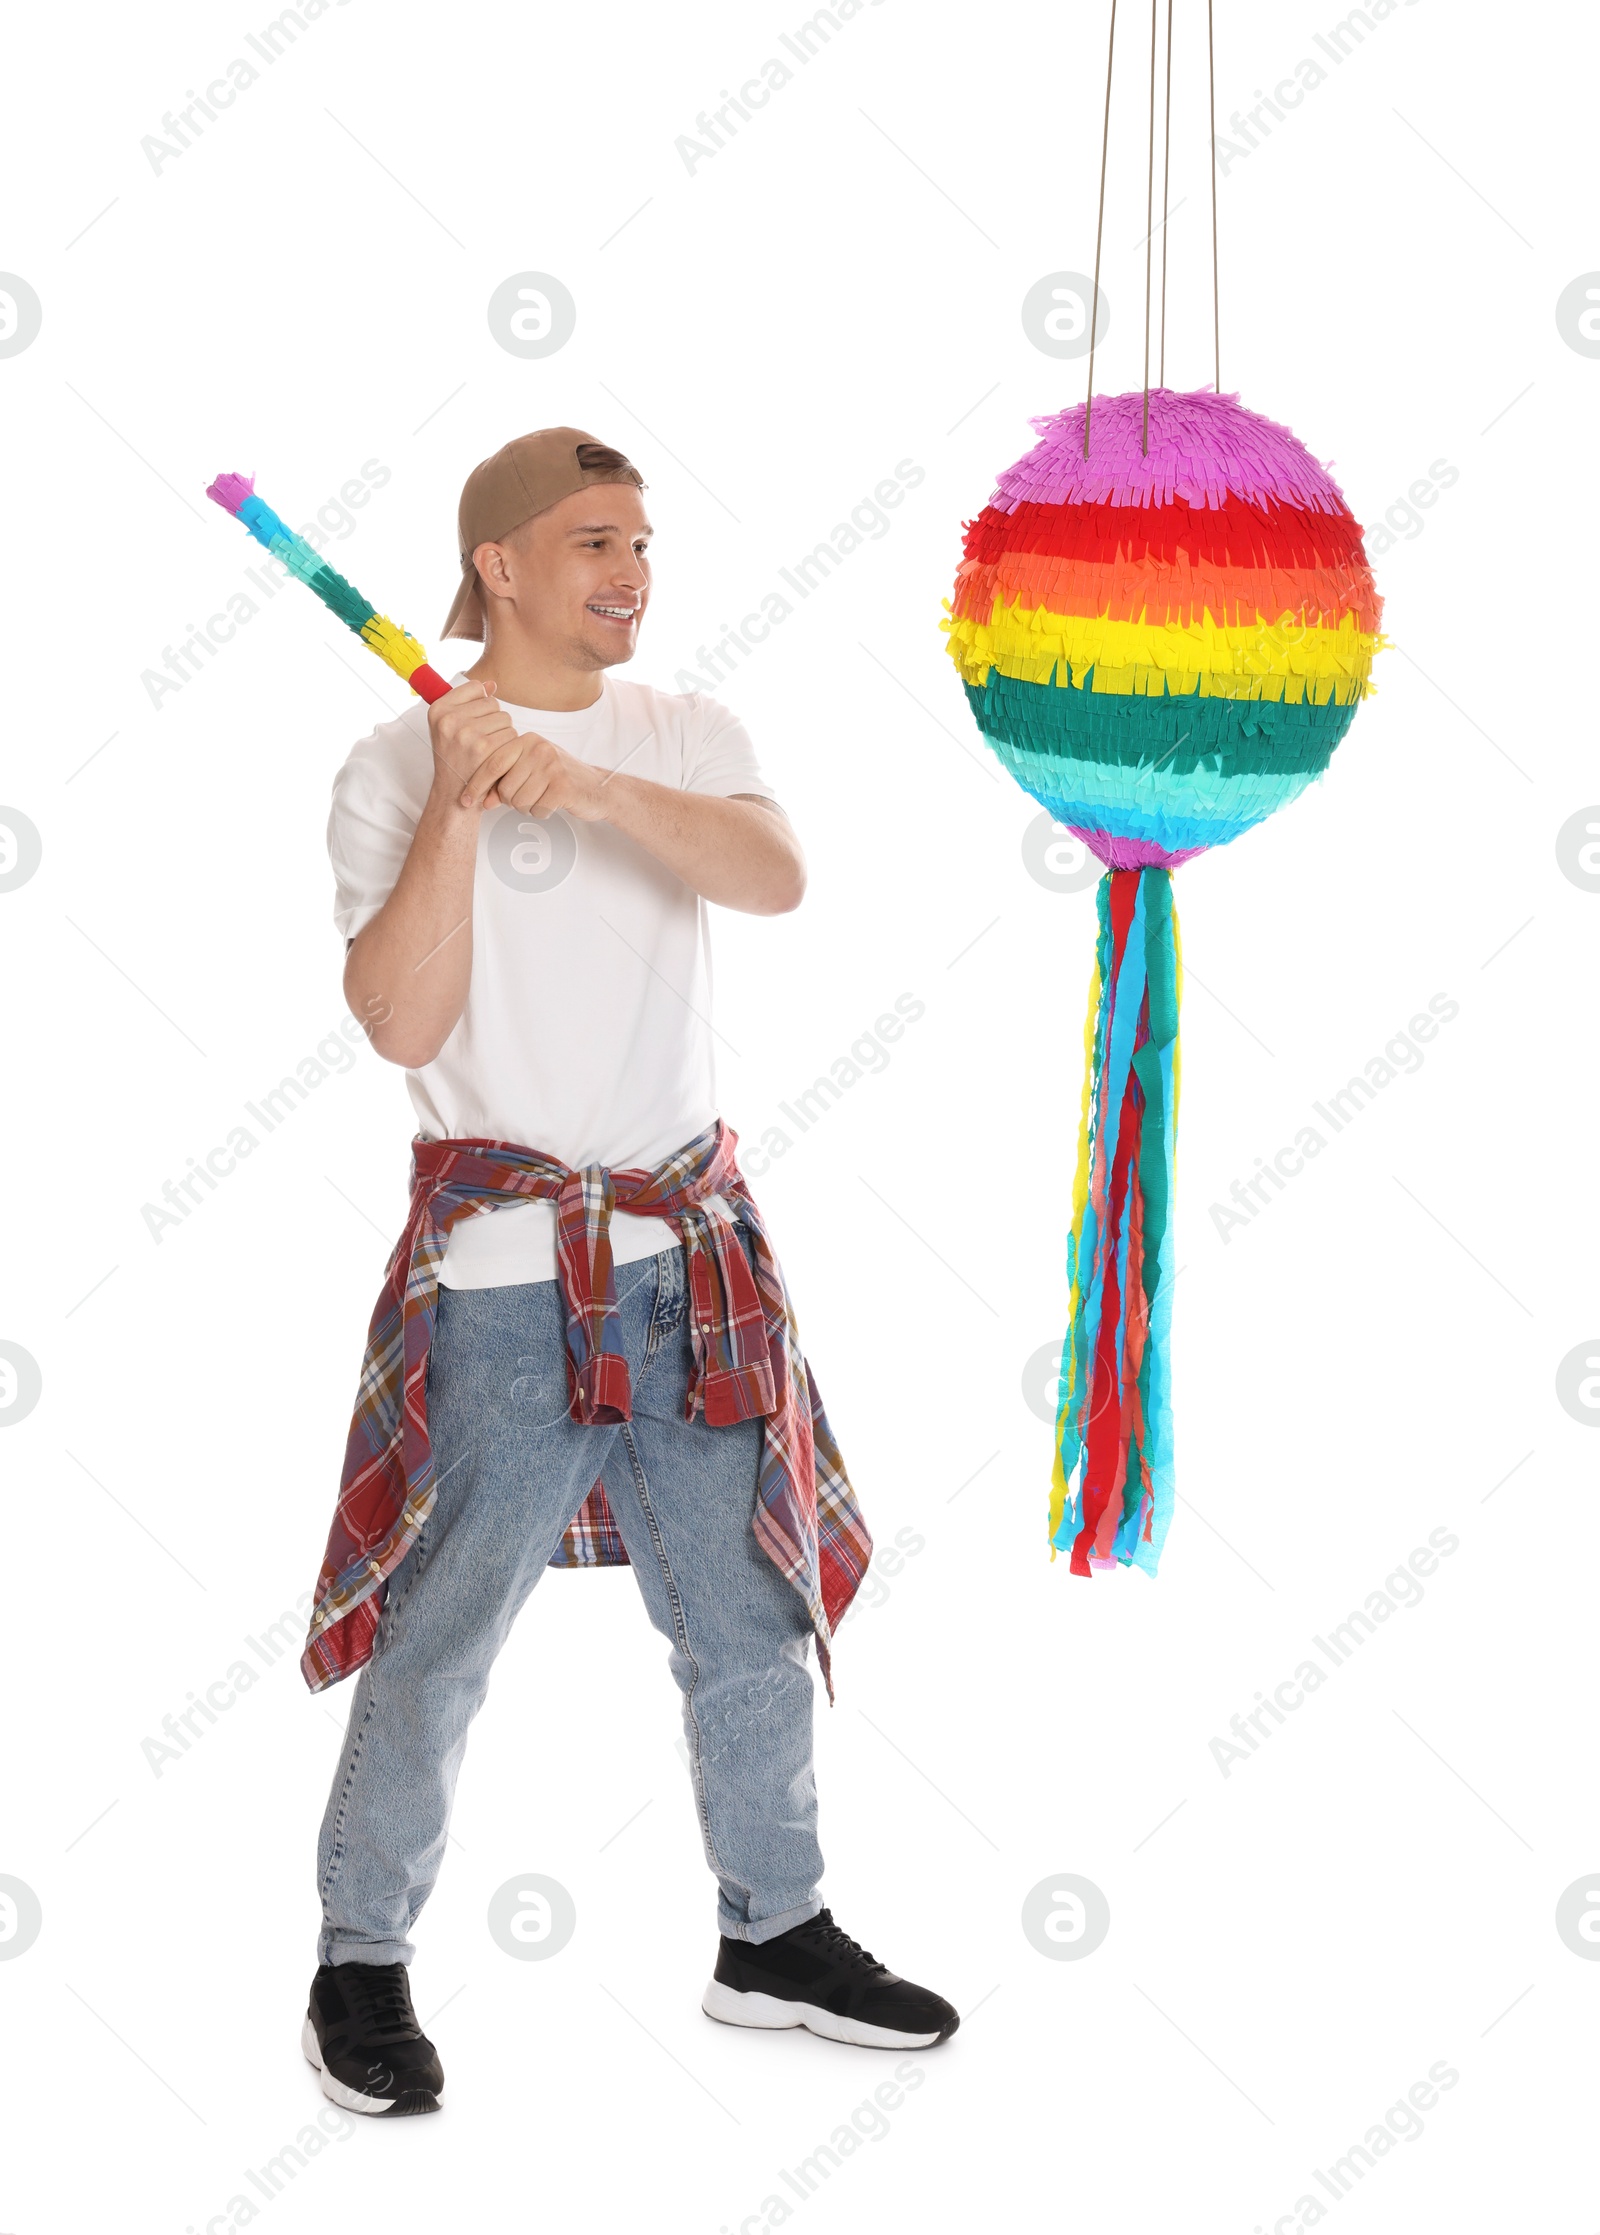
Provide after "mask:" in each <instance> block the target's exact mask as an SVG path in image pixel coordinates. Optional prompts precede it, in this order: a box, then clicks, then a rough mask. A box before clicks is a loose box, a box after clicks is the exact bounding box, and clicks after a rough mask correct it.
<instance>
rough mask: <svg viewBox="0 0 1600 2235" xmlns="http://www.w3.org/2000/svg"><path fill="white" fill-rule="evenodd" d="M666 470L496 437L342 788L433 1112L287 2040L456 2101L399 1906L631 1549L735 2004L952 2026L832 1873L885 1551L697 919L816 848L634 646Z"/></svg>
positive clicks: (358, 2093)
mask: <svg viewBox="0 0 1600 2235" xmlns="http://www.w3.org/2000/svg"><path fill="white" fill-rule="evenodd" d="M643 487H644V483H643V481H642V479H641V478H640V475H639V473H638V471H637V470H636V469H635V468H634V467H633V466H632V465H630V464H629V462H628V460H627V459H626V458H625V457H623V455H622V454H621V453H620V452H619V451H616V450H613V449H611V448H609V447H607V446H606V445H604V444H602V443H599V442H596V441H595V440H594V439H593V438H592V437H591V436H589V435H586V434H584V433H582V432H581V431H580V430H579V429H577V428H573V427H550V428H545V429H544V430H542V431H541V432H539V433H537V434H532V435H525V436H522V437H521V438H520V439H518V440H517V441H514V442H511V443H508V444H507V445H506V446H505V448H504V449H503V450H500V451H498V452H497V453H496V454H495V456H494V457H492V458H488V459H486V460H485V461H484V462H483V463H482V464H481V465H479V466H478V467H476V468H475V469H474V471H473V472H472V473H471V474H470V475H469V476H468V479H467V482H466V486H465V488H464V489H463V491H462V496H461V506H460V516H459V524H460V546H461V583H460V588H459V591H458V593H457V595H456V599H455V602H454V604H453V605H452V607H451V609H450V614H449V618H448V620H447V621H446V623H445V630H444V633H445V635H446V636H455V637H466V638H470V639H479V638H481V639H482V640H483V644H484V650H483V654H482V657H481V658H479V659H478V660H477V661H476V662H475V664H474V665H473V666H472V667H471V668H470V669H468V670H467V671H466V674H465V675H464V676H458V677H457V678H456V679H455V682H454V686H453V688H452V689H451V690H450V692H449V694H448V696H446V697H444V698H441V699H439V700H437V701H436V702H435V703H434V704H433V705H431V706H430V707H428V709H427V711H426V713H425V714H424V711H423V709H422V707H421V706H420V704H419V705H417V706H414V707H413V708H411V709H410V710H409V711H408V712H407V713H405V714H403V715H402V716H401V717H400V718H399V719H398V720H396V721H391V722H385V723H382V724H381V725H380V726H379V727H378V728H377V729H376V730H374V731H373V732H372V733H371V735H370V736H368V737H366V738H363V739H362V741H361V742H360V743H359V744H358V745H357V746H356V747H355V748H354V750H353V751H352V752H351V754H350V757H349V759H348V760H347V761H346V762H345V764H344V766H343V768H342V769H341V770H340V772H339V775H338V777H337V779H336V781H335V784H334V794H333V810H332V815H331V818H330V822H329V828H328V839H329V850H330V853H331V855H332V860H333V866H334V871H335V876H336V880H337V886H338V902H337V908H336V921H337V923H338V925H339V928H340V930H341V931H342V932H343V933H344V935H345V938H346V941H347V954H346V962H345V980H344V982H345V993H346V997H347V999H348V1001H349V1003H350V1007H351V1009H352V1010H353V1011H354V1013H355V1014H356V1015H357V1016H358V1017H360V1018H362V1019H363V1020H364V1021H365V1022H366V1027H367V1030H368V1033H369V1036H370V1038H371V1040H372V1044H373V1046H374V1047H375V1048H376V1050H377V1051H378V1053H379V1054H380V1055H381V1056H383V1057H385V1058H387V1059H388V1060H389V1061H390V1062H392V1063H398V1064H401V1065H403V1066H404V1067H405V1071H406V1079H407V1085H408V1087H409V1089H410V1093H411V1099H412V1103H413V1106H414V1108H415V1110H416V1114H417V1118H418V1121H419V1127H420V1130H419V1133H418V1136H417V1139H416V1141H415V1143H414V1145H413V1179H414V1186H413V1194H412V1203H411V1213H410V1216H409V1218H408V1221H407V1226H406V1230H405V1233H404V1234H403V1235H402V1237H401V1240H400V1243H399V1245H398V1246H397V1248H396V1250H395V1253H394V1256H393V1258H392V1259H391V1261H390V1265H389V1269H388V1273H387V1275H386V1279H385V1286H384V1292H383V1295H382V1296H381V1297H380V1299H379V1302H378V1307H377V1310H376V1312H375V1313H374V1316H373V1322H372V1329H371V1333H370V1335H369V1341H368V1350H367V1359H366V1365H365V1368H364V1371H363V1374H362V1380H361V1388H360V1394H359V1397H358V1401H357V1406H356V1413H355V1418H354V1420H353V1422H352V1425H351V1431H350V1441H349V1446H348V1450H347V1455H346V1461H345V1473H344V1481H343V1486H342V1490H341V1495H340V1501H339V1509H338V1512H337V1515H336V1517H335V1520H334V1524H333V1528H332V1531H331V1534H330V1537H329V1542H328V1548H327V1553H326V1556H325V1559H324V1563H323V1569H322V1574H321V1577H320V1579H319V1583H318V1589H317V1603H316V1606H315V1608H314V1610H313V1613H312V1617H311V1630H310V1636H309V1640H308V1643H307V1647H306V1651H305V1655H304V1658H303V1660H302V1664H301V1665H302V1669H303V1671H304V1673H305V1677H306V1681H307V1683H308V1684H309V1685H310V1686H311V1688H312V1689H313V1690H314V1691H315V1690H321V1689H323V1688H325V1687H326V1686H328V1685H331V1684H334V1683H337V1682H339V1681H340V1680H341V1679H342V1678H343V1677H345V1676H348V1675H351V1674H353V1673H355V1672H356V1671H357V1670H358V1669H359V1671H360V1675H359V1679H358V1681H357V1683H356V1686H355V1690H354V1695H353V1697H352V1700H351V1705H350V1718H349V1726H348V1731H347V1735H346V1740H345V1746H344V1751H343V1754H342V1756H341V1759H340V1761H339V1765H338V1768H337V1769H336V1771H335V1773H334V1778H333V1786H332V1790H331V1792H330V1794H329V1797H328V1805H327V1810H326V1814H325V1816H324V1819H323V1823H322V1831H321V1838H320V1842H319V1852H318V1885H319V1894H320V1898H321V1903H322V1911H323V1926H322V1932H321V1937H320V1941H319V1946H318V1956H319V1959H320V1960H319V1966H318V1969H317V1973H316V1976H315V1978H314V1980H313V1981H312V1986H311V1996H310V2007H309V2010H308V2013H307V2017H306V2021H305V2027H304V2031H303V2035H302V2045H303V2047H304V2049H305V2053H306V2055H307V2056H308V2057H309V2058H310V2060H311V2062H312V2063H313V2064H314V2065H316V2066H317V2068H318V2069H319V2071H320V2073H321V2078H322V2087H323V2090H324V2092H325V2093H326V2094H327V2095H328V2096H330V2097H331V2098H332V2100H333V2101H334V2102H336V2103H339V2104H341V2105H342V2106H344V2107H345V2108H346V2109H349V2110H354V2111H363V2112H379V2113H386V2112H399V2113H407V2112H420V2111H433V2110H437V2109H438V2107H439V2095H440V2091H441V2089H442V2087H443V2084H444V2075H443V2071H442V2069H441V2066H440V2062H439V2057H438V2054H437V2052H436V2050H435V2049H434V2047H433V2044H432V2043H431V2042H430V2041H429V2040H428V2039H427V2038H426V2036H425V2035H424V2034H423V2032H422V2029H421V2027H420V2026H419V2024H418V2022H417V2019H416V2015H415V2012H414V2010H413V2008H412V2002H411V1994H410V1984H409V1979H408V1975H407V1968H406V1967H407V1965H408V1964H409V1963H410V1961H411V1958H412V1956H413V1954H414V1952H415V1951H414V1949H413V1945H412V1942H411V1940H410V1937H409V1934H410V1929H411V1927H412V1926H413V1925H414V1924H415V1922H416V1919H417V1916H418V1914H419V1912H420V1911H421V1909H422V1906H423V1904H424V1902H425V1901H426V1900H427V1898H428V1895H429V1893H430V1892H431V1891H432V1888H433V1884H434V1881H435V1878H436V1876H437V1874H438V1869H439V1865H440V1862H441V1860H442V1858H443V1854H444V1847H445V1838H446V1833H447V1830H448V1827H449V1822H450V1811H451V1805H452V1801H453V1797H454V1792H455V1784H456V1777H457V1773H458V1772H459V1770H460V1767H461V1760H462V1756H463V1754H464V1752H465V1749H466V1743H467V1733H468V1728H469V1725H470V1724H471V1721H472V1718H473V1716H474V1715H475V1714H476V1713H477V1711H478V1709H479V1708H480V1707H481V1705H482V1704H483V1700H484V1696H485V1694H486V1691H487V1689H488V1683H489V1672H490V1668H491V1666H492V1664H493V1662H494V1658H495V1655H496V1654H497V1653H498V1651H499V1650H500V1648H501V1646H502V1645H503V1644H504V1643H505V1640H506V1638H507V1636H508V1635H509V1633H510V1630H511V1626H512V1623H513V1622H514V1620H515V1619H516V1616H517V1613H518V1611H519V1610H520V1608H521V1606H522V1604H523V1602H524V1600H525V1599H526V1598H527V1597H528V1594H529V1593H530V1592H531V1591H532V1589H533V1588H534V1585H535V1584H536V1583H537V1582H538V1581H539V1579H540V1577H541V1575H542V1574H543V1572H544V1570H545V1569H546V1568H547V1567H549V1566H581V1565H595V1564H604V1563H610V1562H623V1561H626V1562H628V1563H631V1565H632V1567H633V1572H634V1576H635V1579H636V1581H637V1582H638V1585H639V1589H640V1592H641V1594H642V1596H643V1598H644V1602H645V1607H646V1611H647V1612H648V1614H649V1617H650V1619H651V1621H652V1622H653V1623H654V1624H655V1626H656V1628H657V1629H658V1630H660V1631H661V1632H662V1634H663V1635H664V1636H665V1637H666V1638H667V1639H668V1641H669V1644H670V1652H669V1656H668V1659H669V1663H670V1666H671V1669H672V1673H673V1676H674V1677H675V1678H676V1680H677V1683H678V1685H679V1688H680V1690H681V1691H682V1694H683V1715H684V1728H685V1735H686V1739H687V1743H688V1751H689V1760H690V1772H691V1776H692V1779H693V1784H694V1793H695V1802H696V1808H697V1811H698V1815H699V1819H700V1829H701V1834H702V1837H703V1840H704V1844H705V1853H706V1859H707V1862H708V1863H709V1864H710V1867H711V1869H712V1870H713V1871H714V1873H715V1874H716V1878H717V1884H718V1903H717V1913H718V1924H719V1927H720V1933H721V1940H720V1946H719V1949H718V1953H717V1957H716V1963H715V1969H714V1974H713V1977H712V1980H711V1982H710V1984H709V1986H708V1987H707V1989H706V1993H705V1998H704V2003H703V2007H704V2009H705V2010H706V2012H707V2013H708V2015H710V2016H711V2017H713V2018H718V2019H722V2020H724V2021H725V2022H727V2023H729V2024H733V2025H745V2026H756V2027H765V2028H773V2027H791V2026H805V2027H808V2028H809V2029H810V2030H811V2031H812V2032H814V2033H820V2034H824V2035H826V2036H827V2037H829V2038H830V2039H832V2040H836V2041H847V2042H852V2043H859V2044H862V2045H866V2046H877V2047H885V2048H895V2049H907V2048H927V2047H930V2046H932V2045H933V2044H935V2043H936V2042H941V2041H944V2040H947V2039H948V2038H949V2036H950V2035H951V2034H952V2033H953V2032H954V2031H955V2029H956V2025H957V2023H958V2020H957V2015H956V2012H955V2010H954V2009H953V2008H952V2007H951V2005H950V2004H949V2003H948V2002H946V2001H944V2000H943V1999H942V1997H940V1996H938V1995H936V1994H932V1993H930V1992H929V1991H928V1990H927V1989H925V1988H922V1987H917V1986H914V1985H912V1984H911V1983H910V1982H909V1981H907V1980H904V1979H901V1978H898V1977H897V1976H896V1975H895V1974H894V1973H893V1972H891V1971H889V1970H887V1969H886V1968H885V1967H884V1966H883V1965H882V1964H880V1963H878V1962H877V1960H876V1959H875V1958H874V1957H872V1956H871V1955H869V1954H868V1953H867V1952H866V1950H865V1949H863V1948H862V1947H861V1946H860V1945H859V1944H858V1943H857V1942H856V1941H854V1940H852V1939H851V1938H850V1937H849V1935H848V1934H847V1933H845V1932H844V1931H843V1930H842V1929H841V1928H840V1927H839V1926H837V1925H836V1924H835V1923H834V1922H833V1919H832V1917H831V1915H830V1913H829V1911H828V1910H827V1909H826V1908H824V1907H823V1904H822V1898H821V1895H820V1893H819V1892H818V1880H819V1878H820V1877H821V1874H822V1856H821V1852H820V1850H819V1848H818V1845H817V1830H816V1816H817V1800H816V1785H815V1780H814V1776H813V1771H812V1752H811V1711H812V1681H811V1674H810V1670H809V1668H808V1667H807V1665H806V1647H807V1639H808V1637H810V1636H813V1635H814V1636H815V1638H816V1641H817V1651H818V1658H819V1661H820V1663H821V1666H822V1668H823V1671H824V1674H825V1675H826V1674H827V1672H828V1665H829V1664H828V1649H829V1645H830V1641H831V1637H832V1633H833V1631H834V1629H835V1628H836V1627H837V1624H838V1622H839V1620H840V1619H841V1618H842V1616H843V1614H844V1612H845V1610H846V1609H847V1608H848V1606H849V1604H850V1601H851V1599H852V1598H853V1596H854V1594H855V1591H856V1588H857V1586H858V1585H859V1583H860V1580H861V1577H862V1574H863V1573H864V1571H865V1568H866V1564H867V1560H868V1558H869V1556H870V1553H871V1539H870V1537H869V1536H868V1534H867V1531H866V1527H865V1524H864V1523H863V1521H862V1518H861V1514H860V1510H859V1508H858V1506H857V1504H856V1500H855V1494H854V1492H853V1490H852V1489H851V1487H850V1483H849V1479H848V1477H847V1475H846V1473H845V1469H844V1463H843V1460H842V1459H841V1457H840V1455H839V1452H838V1448H837V1445H836V1444H835V1443H834V1440H833V1436H832V1432H831V1430H830V1429H829V1427H828V1422H827V1417H826V1414H825V1413H824V1412H823V1409H822V1405H821V1401H820V1399H819V1398H818V1396H817V1393H816V1388H815V1384H814V1382H813V1380H812V1379H811V1376H810V1374H809V1372H808V1370H807V1367H806V1364H805V1360H804V1357H803V1354H802V1352H801V1349H800V1345H799V1338H798V1334H797V1331H796V1327H795V1323H794V1318H793V1314H792V1312H791V1310H790V1308H789V1304H788V1299H787V1296H786V1294H785V1291H784V1286H783V1276H782V1273H781V1271H780V1269H779V1267H778V1263H777V1259H776V1257H775V1256H774V1254H773V1251H772V1247H771V1244H770V1241H769V1239H768V1237H767V1234H766V1230H765V1228H764V1226H763V1224H762V1221H761V1217H760V1213H759V1212H758V1211H757V1209H756V1206H755V1204H754V1202H753V1201H752V1200H751V1198H750V1196H749V1193H748V1191H747V1190H746V1188H745V1184H744V1181H743V1179H742V1177H741V1175H740V1173H739V1170H738V1166H737V1164H736V1163H735V1161H734V1155H733V1137H732V1136H731V1135H730V1134H728V1133H727V1132H726V1130H725V1128H724V1127H723V1125H722V1122H721V1120H720V1118H719V1116H718V1114H717V1101H716V1088H715V1079H714V1071H713V1063H712V1045H711V1042H712V1028H711V1024H710V1021H709V1011H710V1002H711V995H710V948H709V925H708V918H707V909H706V903H707V902H708V901H715V902H717V903H719V904H720V905H721V906H723V907H726V908H739V909H743V910H746V911H747V912H749V913H751V914H755V915H775V914H780V913H783V912H785V911H787V910H789V909H792V908H794V907H797V906H798V905H799V902H800V899H801V896H802V894H803V892H804V889H805V863H804V857H803V855H802V853H801V850H800V846H799V843H798V841H797V839H796V838H795V836H794V833H793V831H792V830H791V828H790V825H789V822H788V819H787V817H786V816H785V815H784V813H783V810H782V809H781V808H780V807H779V805H778V803H777V801H776V799H775V798H774V796H773V793H772V789H771V787H770V785H769V784H768V783H767V781H766V779H765V777H764V776H763V775H762V773H761V770H760V767H759V766H758V764H757V761H756V757H755V752H754V749H753V748H752V746H751V743H750V740H749V738H748V736H747V735H746V734H745V731H744V729H743V728H742V726H741V725H740V723H739V722H738V721H736V720H735V719H734V717H733V716H732V715H731V714H730V713H729V712H728V711H727V709H726V708H725V707H723V706H721V705H719V704H718V703H717V702H716V701H715V700H714V699H710V698H706V697H702V696H698V695H691V696H688V697H678V696H674V695H671V694H669V693H666V692H662V691H657V690H654V689H652V688H651V687H650V686H649V685H647V684H642V683H633V682H623V681H620V680H618V679H617V678H615V677H614V675H613V674H612V672H611V671H612V670H613V669H615V668H616V667H618V666H620V665H621V664H622V663H624V662H625V661H627V660H630V659H631V658H632V657H633V655H634V652H635V650H636V649H637V646H638V640H639V630H640V626H641V624H642V622H643V619H644V615H645V611H646V608H647V606H648V604H649V598H650V580H651V576H650V560H649V556H648V553H649V544H650V535H651V529H650V523H649V521H648V519H647V518H646V516H645V509H644V503H643V498H642V496H641V491H642V489H643Z"/></svg>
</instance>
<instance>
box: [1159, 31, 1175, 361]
mask: <svg viewBox="0 0 1600 2235" xmlns="http://www.w3.org/2000/svg"><path fill="white" fill-rule="evenodd" d="M1171 177H1172V0H1167V130H1166V142H1165V147H1164V150H1163V153H1162V157H1161V370H1160V372H1159V374H1158V375H1157V383H1156V384H1157V386H1158V387H1161V388H1165V386H1166V385H1167V188H1168V182H1169V180H1170V179H1171Z"/></svg>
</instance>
